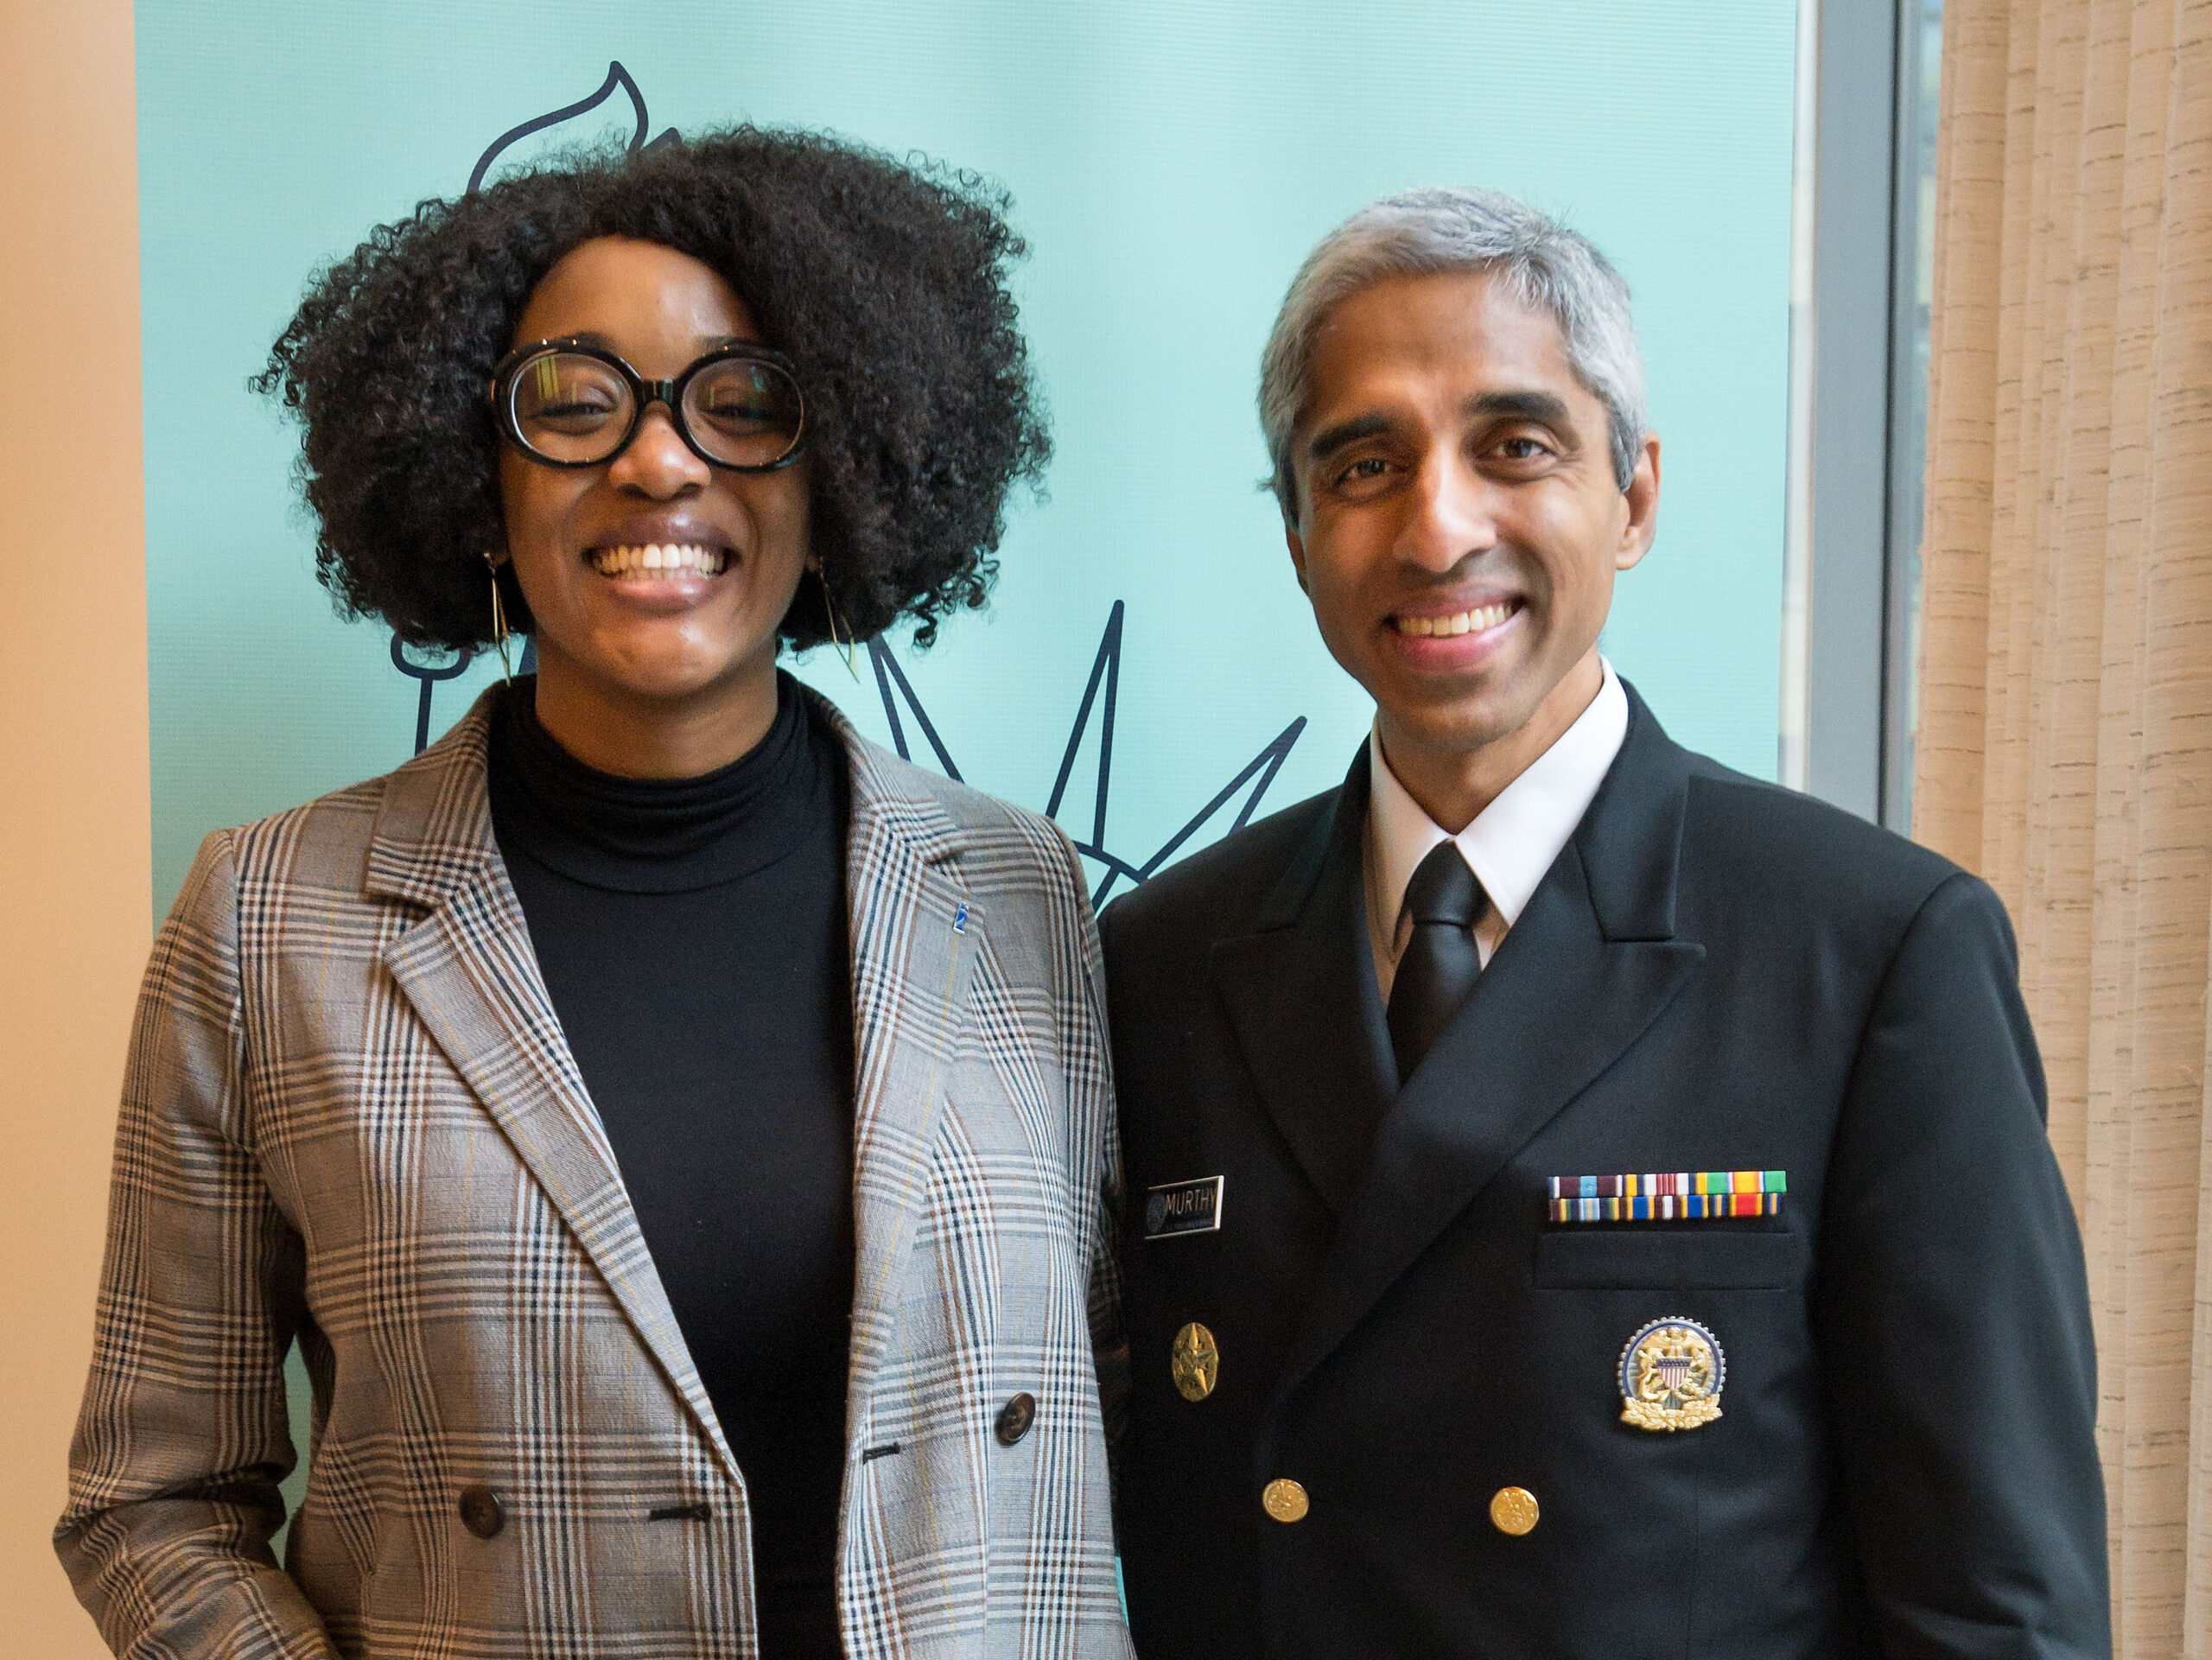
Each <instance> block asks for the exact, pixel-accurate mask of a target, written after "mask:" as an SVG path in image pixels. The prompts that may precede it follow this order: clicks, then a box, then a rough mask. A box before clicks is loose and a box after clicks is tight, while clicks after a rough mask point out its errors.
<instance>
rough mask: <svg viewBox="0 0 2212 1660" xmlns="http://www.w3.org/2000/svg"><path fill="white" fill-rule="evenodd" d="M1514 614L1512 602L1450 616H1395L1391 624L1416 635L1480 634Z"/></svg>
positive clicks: (1403, 631)
mask: <svg viewBox="0 0 2212 1660" xmlns="http://www.w3.org/2000/svg"><path fill="white" fill-rule="evenodd" d="M1512 614H1513V607H1512V606H1511V605H1510V604H1499V605H1478V606H1477V607H1475V608H1474V609H1473V610H1471V611H1460V612H1457V613H1454V614H1452V615H1451V616H1448V617H1393V618H1391V619H1390V626H1392V627H1394V628H1395V629H1396V630H1397V631H1398V632H1399V633H1402V634H1413V635H1416V636H1422V635H1436V634H1479V633H1482V632H1483V630H1484V629H1485V628H1495V627H1497V625H1498V624H1500V623H1501V622H1503V621H1504V620H1506V619H1507V618H1508V617H1510V616H1511V615H1512Z"/></svg>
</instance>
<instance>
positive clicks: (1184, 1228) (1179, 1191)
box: [1144, 1176, 1222, 1239]
mask: <svg viewBox="0 0 2212 1660" xmlns="http://www.w3.org/2000/svg"><path fill="white" fill-rule="evenodd" d="M1221 1186H1222V1178H1221V1177H1219V1176H1200V1177H1199V1178H1198V1180H1195V1181H1171V1182H1168V1183H1166V1184H1165V1185H1163V1186H1159V1187H1147V1189H1145V1195H1144V1237H1146V1238H1147V1239H1173V1238H1175V1237H1178V1236H1179V1235H1182V1234H1186V1233H1214V1232H1217V1231H1219V1230H1220V1227H1221Z"/></svg>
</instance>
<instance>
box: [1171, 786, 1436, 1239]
mask: <svg viewBox="0 0 2212 1660" xmlns="http://www.w3.org/2000/svg"><path fill="white" fill-rule="evenodd" d="M1367 789H1368V779H1367V748H1366V746H1365V745H1362V746H1361V747H1360V751H1359V755H1358V758H1357V760H1354V761H1353V763H1352V767H1351V773H1350V774H1349V775H1348V776H1347V777H1346V778H1345V779H1344V787H1343V788H1341V789H1340V790H1338V792H1337V794H1336V799H1335V801H1334V802H1333V803H1332V805H1331V806H1330V808H1329V809H1328V811H1325V812H1324V813H1322V814H1321V815H1320V817H1319V818H1318V819H1317V820H1316V821H1315V823H1314V825H1313V830H1312V832H1311V834H1310V835H1309V836H1307V838H1306V844H1305V846H1304V847H1303V848H1302V849H1300V853H1299V855H1298V857H1297V858H1296V859H1294V861H1293V862H1292V863H1291V866H1290V868H1289V869H1288V870H1287V872H1286V873H1285V875H1284V876H1283V879H1282V881H1281V882H1280V883H1279V884H1278V885H1277V887H1276V888H1275V891H1274V894H1272V895H1271V896H1270V898H1269V899H1268V903H1267V904H1266V905H1265V906H1263V907H1262V911H1261V914H1260V926H1259V928H1258V929H1257V930H1256V931H1255V932H1252V933H1249V934H1245V935H1241V936H1238V937H1236V938H1228V939H1224V940H1222V941H1221V942H1220V943H1219V944H1217V945H1216V946H1215V947H1214V953H1213V968H1214V978H1215V982H1216V983H1217V985H1219V987H1220V988H1221V995H1222V998H1223V1001H1224V1002H1225V1003H1227V1005H1228V1007H1229V1013H1230V1020H1231V1021H1232V1022H1233V1023H1234V1025H1235V1027H1236V1037H1237V1041H1238V1043H1239V1045H1240V1046H1242V1048H1243V1052H1244V1059H1245V1064H1246V1065H1247V1066H1249V1068H1250V1070H1251V1073H1252V1077H1253V1079H1254V1081H1255V1083H1256V1084H1258V1085H1259V1091H1260V1099H1261V1100H1262V1103H1264V1104H1265V1105H1266V1107H1267V1110H1268V1116H1269V1117H1270V1118H1272V1119H1273V1120H1274V1126H1275V1128H1276V1129H1277V1130H1279V1131H1280V1132H1281V1135H1282V1138H1283V1140H1284V1141H1286V1142H1288V1143H1289V1145H1290V1149H1291V1152H1292V1154H1293V1155H1294V1157H1295V1158H1296V1159H1297V1161H1298V1165H1299V1167H1300V1169H1301V1170H1303V1171H1304V1172H1305V1173H1306V1180H1309V1181H1310V1182H1312V1183H1313V1186H1314V1187H1315V1188H1316V1189H1317V1190H1318V1191H1319V1193H1320V1194H1321V1196H1322V1198H1323V1199H1326V1200H1327V1201H1328V1204H1329V1206H1330V1208H1331V1209H1332V1210H1333V1211H1335V1212H1337V1214H1338V1216H1342V1215H1344V1212H1346V1211H1347V1210H1348V1209H1350V1208H1351V1202H1352V1199H1353V1195H1354V1193H1355V1191H1356V1189H1357V1186H1358V1181H1359V1175H1360V1172H1361V1169H1362V1168H1363V1166H1364V1165H1365V1163H1366V1161H1367V1158H1368V1155H1369V1153H1370V1150H1371V1148H1373V1145H1374V1140H1375V1134H1376V1125H1377V1124H1378V1123H1381V1121H1382V1119H1383V1113H1384V1111H1385V1110H1386V1109H1387V1108H1388V1107H1389V1103H1390V1097H1391V1096H1392V1095H1393V1094H1394V1093H1395V1090H1396V1087H1397V1078H1396V1076H1395V1068H1394V1066H1393V1065H1392V1063H1391V1060H1390V1046H1389V1033H1388V1029H1387V1027H1385V1026H1384V1023H1383V999H1382V994H1381V992H1380V991H1379V990H1378V989H1376V983H1375V974H1374V970H1373V968H1372V966H1371V964H1370V947H1369V945H1368V941H1367V910H1366V905H1365V902H1364V899H1363V880H1362V874H1363V868H1364V866H1363V841H1364V833H1365V827H1366V823H1367Z"/></svg>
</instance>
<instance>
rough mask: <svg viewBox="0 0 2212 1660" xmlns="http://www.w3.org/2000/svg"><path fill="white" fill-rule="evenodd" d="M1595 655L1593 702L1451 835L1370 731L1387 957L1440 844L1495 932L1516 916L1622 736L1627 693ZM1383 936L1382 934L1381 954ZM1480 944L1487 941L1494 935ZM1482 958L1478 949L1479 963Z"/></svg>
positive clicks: (1377, 887) (1371, 839)
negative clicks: (1461, 867) (1470, 878)
mask: <svg viewBox="0 0 2212 1660" xmlns="http://www.w3.org/2000/svg"><path fill="white" fill-rule="evenodd" d="M1598 661H1599V666H1600V667H1601V668H1603V669H1604V671H1605V680H1604V682H1603V684H1600V685H1599V688H1598V695H1597V696H1595V697H1593V698H1592V699H1591V700H1590V707H1589V708H1587V709H1584V710H1583V711H1582V713H1581V714H1580V716H1576V717H1575V721H1574V724H1573V725H1572V726H1570V727H1568V728H1567V730H1566V731H1564V732H1562V733H1560V735H1559V736H1558V738H1557V739H1556V740H1554V741H1553V744H1552V747H1550V748H1548V749H1547V750H1546V751H1544V753H1543V754H1541V755H1539V756H1537V757H1536V759H1535V760H1533V761H1531V762H1530V763H1529V766H1527V768H1526V769H1525V770H1523V771H1522V774H1521V776H1520V777H1518V778H1516V779H1514V780H1513V782H1512V783H1510V784H1509V785H1506V786H1505V788H1504V789H1503V790H1501V791H1499V792H1498V793H1497V798H1496V799H1495V800H1493V801H1492V802H1491V804H1490V805H1489V806H1487V807H1485V808H1484V809H1483V810H1482V811H1481V812H1479V813H1478V814H1477V815H1476V816H1475V819H1474V822H1473V823H1471V824H1469V825H1468V826H1467V827H1466V829H1465V830H1461V831H1460V832H1459V835H1458V836H1450V835H1447V834H1446V832H1445V831H1444V830H1443V829H1442V828H1441V827H1440V826H1439V825H1438V824H1437V823H1436V821H1435V820H1434V819H1433V818H1431V817H1429V816H1428V814H1427V812H1426V811H1424V810H1423V809H1422V807H1421V804H1420V803H1419V802H1417V801H1415V800H1414V798H1413V797H1412V796H1410V795H1408V794H1407V793H1406V786H1405V785H1402V784H1401V783H1399V782H1398V779H1397V777H1396V775H1395V773H1392V772H1391V771H1390V766H1389V761H1388V760H1385V759H1384V758H1383V741H1382V738H1381V736H1380V735H1379V734H1378V733H1377V732H1376V731H1374V730H1372V729H1370V732H1369V734H1368V739H1367V744H1368V751H1367V754H1368V771H1369V773H1370V780H1371V781H1370V793H1369V797H1368V810H1367V824H1368V860H1369V880H1370V883H1371V886H1370V888H1369V894H1370V900H1371V902H1372V903H1371V910H1370V920H1371V921H1372V923H1373V924H1374V932H1375V938H1376V947H1377V955H1378V957H1385V960H1387V962H1389V963H1390V964H1395V962H1396V961H1397V957H1398V951H1399V950H1400V949H1402V941H1400V940H1398V938H1397V935H1398V932H1399V929H1398V919H1399V913H1400V912H1401V911H1402V909H1403V908H1404V906H1405V899H1406V885H1407V883H1408V882H1410V881H1412V880H1413V875H1414V868H1416V867H1417V866H1418V865H1419V864H1420V863H1421V861H1422V860H1423V859H1424V858H1426V857H1427V855H1428V852H1429V849H1432V848H1433V847H1434V846H1435V845H1436V844H1437V843H1439V842H1454V841H1455V842H1457V843H1459V853H1460V856H1461V857H1463V858H1464V859H1465V860H1466V862H1467V868H1469V869H1471V870H1472V871H1473V872H1474V873H1475V880H1476V881H1479V882H1480V883H1481V884H1482V885H1483V892H1484V893H1485V894H1489V895H1490V901H1491V905H1493V906H1496V907H1497V913H1496V914H1497V919H1498V922H1499V923H1501V924H1502V926H1501V927H1497V929H1496V930H1495V934H1496V935H1497V936H1502V934H1503V929H1504V928H1510V927H1511V926H1512V925H1513V924H1514V923H1516V922H1517V921H1518V920H1520V917H1521V913H1522V910H1523V909H1524V908H1526V906H1528V903H1529V897H1530V896H1531V895H1532V894H1535V891H1536V885H1537V884H1538V883H1539V882H1541V881H1543V879H1544V873H1545V872H1546V871H1548V870H1549V869H1550V868H1552V862H1553V861H1554V860H1555V859H1557V858H1558V857H1559V855H1560V849H1562V848H1564V847H1565V846H1566V845H1567V838H1568V837H1569V836H1573V834H1574V827H1575V826H1576V825H1577V824H1580V823H1581V822H1582V815H1583V814H1584V813H1585V812H1586V811H1588V810H1589V807H1590V802H1591V799H1592V798H1593V797H1594V796H1596V794H1597V793H1598V786H1599V785H1600V784H1602V783H1604V782H1605V773H1606V771H1607V770H1608V769H1609V768H1610V767H1611V766H1612V764H1613V758H1614V757H1615V756H1616V755H1618V754H1620V749H1621V742H1622V741H1623V740H1624V738H1625V737H1626V736H1627V735H1628V694H1627V693H1626V692H1624V691H1623V690H1621V683H1620V678H1619V677H1618V676H1617V675H1616V674H1614V672H1613V665H1611V663H1608V662H1606V661H1605V658H1602V657H1601V658H1599V659H1598ZM1385 942H1389V949H1388V951H1387V954H1386V953H1385V952H1384V951H1383V947H1384V944H1385ZM1484 943H1485V944H1486V945H1491V946H1494V945H1495V943H1496V938H1495V937H1493V938H1490V939H1487V940H1485V942H1484ZM1489 956H1490V952H1489V951H1488V950H1485V951H1484V952H1483V957H1484V961H1485V962H1487V961H1488V959H1489ZM1385 990H1386V995H1387V987H1386V988H1385Z"/></svg>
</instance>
